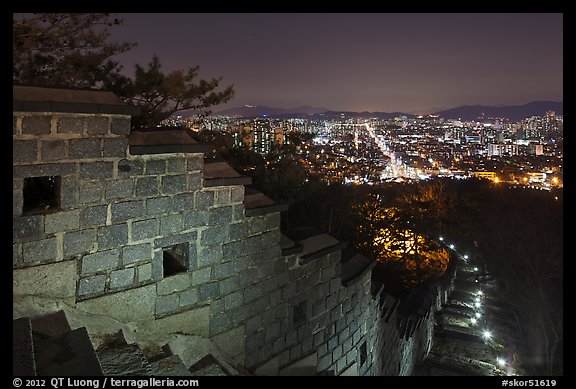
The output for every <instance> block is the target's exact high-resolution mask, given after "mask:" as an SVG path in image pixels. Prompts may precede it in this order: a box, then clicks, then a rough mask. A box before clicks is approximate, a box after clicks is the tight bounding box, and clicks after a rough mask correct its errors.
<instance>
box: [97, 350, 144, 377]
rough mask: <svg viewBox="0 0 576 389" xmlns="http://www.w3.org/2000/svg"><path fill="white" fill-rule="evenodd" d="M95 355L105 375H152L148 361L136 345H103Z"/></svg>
mask: <svg viewBox="0 0 576 389" xmlns="http://www.w3.org/2000/svg"><path fill="white" fill-rule="evenodd" d="M97 353H98V358H99V359H100V364H101V365H102V371H103V372H104V374H105V375H110V376H151V375H153V372H152V368H151V367H150V364H149V363H148V360H147V359H146V357H145V356H144V353H143V352H142V350H141V349H140V347H139V346H138V345H137V344H122V343H121V342H120V343H113V342H112V343H111V342H108V343H103V344H102V345H100V347H98V351H97Z"/></svg>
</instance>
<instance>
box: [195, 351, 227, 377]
mask: <svg viewBox="0 0 576 389" xmlns="http://www.w3.org/2000/svg"><path fill="white" fill-rule="evenodd" d="M190 373H192V375H193V376H228V375H229V374H228V372H227V371H226V370H225V369H224V368H223V367H222V365H220V363H219V362H218V360H217V359H216V358H214V356H213V355H212V354H207V355H205V356H204V357H202V358H201V359H200V360H199V361H198V362H196V363H195V364H193V365H192V366H190Z"/></svg>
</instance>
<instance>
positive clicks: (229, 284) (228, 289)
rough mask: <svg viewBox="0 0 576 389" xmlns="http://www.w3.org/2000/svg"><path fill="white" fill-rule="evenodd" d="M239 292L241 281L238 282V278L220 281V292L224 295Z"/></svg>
mask: <svg viewBox="0 0 576 389" xmlns="http://www.w3.org/2000/svg"><path fill="white" fill-rule="evenodd" d="M208 269H209V268H208ZM237 290H240V281H239V280H238V277H230V278H227V279H225V280H222V281H220V292H221V293H222V294H223V295H227V294H229V293H232V292H235V291H237Z"/></svg>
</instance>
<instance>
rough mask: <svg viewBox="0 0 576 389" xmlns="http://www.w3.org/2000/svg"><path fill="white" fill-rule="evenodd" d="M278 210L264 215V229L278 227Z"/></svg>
mask: <svg viewBox="0 0 576 389" xmlns="http://www.w3.org/2000/svg"><path fill="white" fill-rule="evenodd" d="M280 221H281V218H280V212H277V213H271V214H268V215H266V225H265V229H266V230H273V229H276V228H280Z"/></svg>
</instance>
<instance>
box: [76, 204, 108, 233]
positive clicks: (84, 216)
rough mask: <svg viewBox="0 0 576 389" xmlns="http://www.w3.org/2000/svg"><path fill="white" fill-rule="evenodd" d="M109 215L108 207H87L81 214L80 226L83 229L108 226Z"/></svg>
mask: <svg viewBox="0 0 576 389" xmlns="http://www.w3.org/2000/svg"><path fill="white" fill-rule="evenodd" d="M107 214H108V206H107V205H95V206H92V207H86V208H84V209H82V211H81V212H80V225H81V226H82V227H84V228H85V227H93V226H98V225H104V224H106V216H107Z"/></svg>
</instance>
